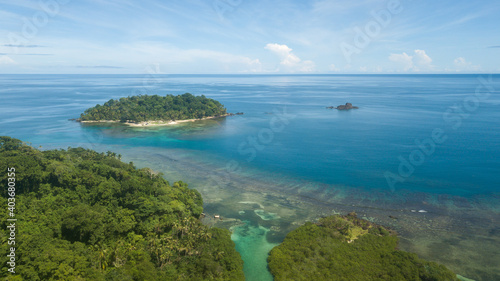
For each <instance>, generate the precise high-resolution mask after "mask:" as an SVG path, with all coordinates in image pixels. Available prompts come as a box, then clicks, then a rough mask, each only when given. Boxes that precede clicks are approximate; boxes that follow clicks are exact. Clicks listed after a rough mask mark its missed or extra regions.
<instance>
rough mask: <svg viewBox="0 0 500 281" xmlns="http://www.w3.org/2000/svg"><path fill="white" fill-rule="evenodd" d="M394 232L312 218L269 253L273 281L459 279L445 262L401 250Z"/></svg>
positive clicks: (354, 221) (343, 219)
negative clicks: (444, 264) (422, 257)
mask: <svg viewBox="0 0 500 281" xmlns="http://www.w3.org/2000/svg"><path fill="white" fill-rule="evenodd" d="M397 245H398V238H397V236H396V233H395V232H393V231H390V230H388V229H386V228H384V227H382V226H380V225H376V224H374V223H371V222H369V221H366V220H363V219H359V218H357V216H356V214H355V213H350V214H349V215H347V216H339V215H336V216H330V217H326V218H322V219H320V220H319V222H318V223H311V222H308V223H306V224H305V225H303V226H301V227H299V228H297V229H296V230H294V231H292V232H290V233H289V234H288V235H287V236H286V238H285V240H284V241H283V243H282V244H280V245H278V246H276V247H274V248H273V249H272V250H271V253H270V255H269V258H268V261H269V268H270V270H271V273H272V274H273V275H274V280H276V281H285V280H315V281H316V280H317V281H322V280H325V281H330V280H338V281H351V280H363V281H403V280H412V281H451V280H453V281H455V280H458V279H457V276H456V275H455V274H454V273H453V272H451V271H450V270H448V269H447V268H446V267H444V266H443V265H439V264H437V263H434V262H428V261H425V260H422V259H420V258H418V257H417V255H416V254H412V253H408V252H403V251H399V250H397Z"/></svg>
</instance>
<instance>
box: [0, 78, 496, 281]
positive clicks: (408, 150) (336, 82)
mask: <svg viewBox="0 0 500 281" xmlns="http://www.w3.org/2000/svg"><path fill="white" fill-rule="evenodd" d="M0 83H1V85H2V88H1V89H0V97H1V103H0V135H9V136H12V137H16V138H19V139H22V140H24V141H27V142H31V143H32V144H33V146H39V145H41V146H42V147H43V148H61V147H62V148H65V147H67V146H72V147H75V146H84V147H88V148H95V149H104V148H112V149H117V150H118V149H121V150H122V154H123V155H124V156H128V158H130V159H134V161H135V159H138V158H139V157H140V153H132V152H134V151H136V150H140V149H147V151H148V152H150V153H153V155H154V154H155V153H156V154H157V155H161V157H160V158H159V159H160V160H158V161H157V163H155V164H154V165H153V164H152V165H153V166H154V168H158V169H164V170H165V171H166V175H167V178H168V177H171V178H175V180H179V179H183V180H185V181H187V182H188V183H189V182H190V180H191V181H193V184H192V185H191V186H193V187H197V188H200V189H202V188H205V187H204V184H207V182H209V183H208V184H209V185H213V186H219V185H220V186H227V185H228V184H229V183H231V182H232V180H233V179H234V178H238V177H240V176H241V175H244V176H245V177H246V178H250V179H253V180H255V181H260V182H268V183H269V185H268V188H274V186H284V187H285V188H291V187H293V188H291V190H292V191H291V192H293V193H296V194H301V195H303V196H305V197H307V198H314V200H320V201H322V200H324V201H325V202H326V201H328V200H329V197H330V196H334V195H335V196H339V193H338V192H337V191H336V190H333V189H332V186H337V187H342V189H343V190H354V189H356V190H359V191H360V192H365V193H366V194H371V196H373V197H374V198H375V197H377V196H379V197H383V198H384V202H385V203H384V204H386V205H384V208H392V207H393V206H390V204H391V202H395V201H396V200H398V202H399V203H398V204H400V203H401V202H404V201H405V200H408V202H410V201H412V200H414V199H415V198H414V197H412V196H413V195H408V198H405V196H407V195H406V194H414V193H419V194H424V195H426V194H427V195H435V196H437V197H438V198H442V196H448V197H450V198H454V197H457V196H458V197H460V198H464V200H476V199H477V198H488V200H493V203H492V204H490V206H493V207H495V206H496V203H495V202H498V198H499V197H498V196H499V192H498V187H499V186H500V178H499V177H498V175H499V174H500V161H499V160H498V159H500V111H499V110H498V108H499V105H500V94H499V92H498V89H500V76H499V75H493V76H488V75H482V76H479V75H373V76H370V75H366V76H364V75H351V76H349V75H345V76H343V75H305V76H299V75H281V76H280V75H278V76H276V75H275V76H273V75H257V76H251V75H248V76H245V75H235V76H231V75H229V76H223V75H211V76H203V75H164V76H155V77H150V76H146V75H83V76H79V75H2V76H0ZM185 92H190V93H192V94H195V95H201V94H204V95H206V96H207V97H210V98H214V99H217V100H219V101H221V102H222V103H223V104H224V105H225V106H226V107H227V108H228V109H229V111H230V112H244V113H245V114H244V115H242V116H234V117H230V118H226V119H219V120H208V121H203V122H195V123H189V124H184V125H180V126H171V127H161V128H160V127H157V128H129V127H125V126H116V125H98V126H96V125H81V124H79V123H76V122H72V121H68V119H69V118H77V117H78V116H79V113H80V112H83V110H85V109H86V108H88V107H91V106H94V105H95V104H97V103H101V104H102V103H103V102H105V101H107V100H109V99H111V98H119V97H123V96H129V95H134V94H162V95H164V94H182V93H185ZM346 102H351V103H352V104H353V105H357V106H359V107H360V109H357V110H352V111H337V110H330V109H326V108H325V107H326V106H332V105H334V106H336V105H339V104H344V103H346ZM164 152H165V153H164ZM167 152H168V153H167ZM127 154H128V155H127ZM165 155H167V156H165ZM185 159H189V161H188V162H189V163H190V166H189V167H191V168H189V167H188V166H187V165H186V166H182V167H181V166H179V165H180V164H179V163H181V162H182V161H183V160H185ZM193 159H196V161H199V163H198V162H197V163H196V165H199V167H200V169H201V167H204V168H207V169H209V170H210V169H211V170H216V171H217V174H216V175H209V176H207V177H205V178H204V179H205V180H200V179H202V178H203V177H201V176H198V175H197V173H198V170H199V169H196V168H192V167H195V166H193V165H195V163H194V162H193ZM147 163H148V159H145V160H144V162H143V165H147ZM162 165H163V166H162ZM176 165H177V166H176ZM174 166H175V167H177V168H175V169H174V170H175V171H174V170H172V171H171V172H170V173H168V170H169V169H172V167H174ZM161 167H162V168H161ZM179 167H181V168H179ZM183 171H184V172H183ZM179 175H182V178H176V177H177V176H179ZM169 179H170V178H169ZM388 179H389V182H388ZM170 180H173V179H170ZM270 182H274V183H273V184H271V183H270ZM276 183H278V184H276ZM229 185H230V184H229ZM297 186H299V187H297ZM239 187H241V188H244V186H239ZM225 190H230V189H227V188H226V189H225ZM228 192H230V191H228ZM206 194H207V196H209V195H210V193H208V192H207V193H206ZM375 194H382V195H375ZM424 195H422V196H424ZM368 197H369V196H365V198H364V199H363V200H364V201H362V202H361V201H360V204H361V205H363V204H364V205H369V204H370V203H369V201H367V200H368V199H367V198H368ZM235 200H236V199H235ZM495 200H496V201H495ZM207 202H211V201H210V200H207ZM426 203H427V202H426ZM467 204H469V203H464V205H467ZM469 205H470V204H469ZM213 206H215V205H210V206H208V208H209V209H210V208H212V207H213ZM398 207H399V206H398ZM412 207H413V205H412V206H409V207H408V208H412ZM213 208H215V207H213ZM243 209H244V208H238V207H235V208H234V210H231V211H227V210H226V211H227V212H228V215H230V216H231V217H234V218H238V219H239V220H241V221H245V222H246V223H245V224H243V225H239V226H236V227H234V228H233V230H234V234H233V239H234V240H235V242H236V243H237V248H238V250H239V251H240V252H241V253H242V255H243V257H244V258H245V261H246V267H245V269H246V271H247V275H248V276H250V277H249V280H258V279H257V278H266V277H262V276H267V278H269V275H268V273H267V272H266V271H265V270H260V269H258V270H257V269H256V268H261V269H262V267H263V265H265V263H264V262H265V261H264V258H265V256H266V251H267V250H268V249H270V247H271V246H270V245H273V244H274V243H275V242H277V241H270V240H271V239H268V238H269V235H270V234H269V233H270V232H269V231H268V230H269V229H270V222H272V221H273V220H274V221H280V219H279V218H271V219H270V220H266V219H269V218H268V217H266V216H265V215H264V216H258V215H257V214H256V213H253V214H252V215H251V216H250V215H248V214H247V215H246V216H241V215H240V214H238V211H245V212H246V213H252V212H253V211H255V210H258V209H260V207H255V208H251V209H246V210H243ZM215 210H216V211H217V212H224V208H223V207H217V208H215ZM278 240H279V239H278ZM259 245H260V246H259ZM250 250H252V251H254V250H255V251H257V252H258V253H257V254H256V253H253V252H251V251H250ZM252 255H258V256H260V257H261V258H260V260H255V261H254V260H251V258H250V257H251V256H252ZM252 270H257V272H263V273H262V275H259V277H251V276H252V273H251V272H252Z"/></svg>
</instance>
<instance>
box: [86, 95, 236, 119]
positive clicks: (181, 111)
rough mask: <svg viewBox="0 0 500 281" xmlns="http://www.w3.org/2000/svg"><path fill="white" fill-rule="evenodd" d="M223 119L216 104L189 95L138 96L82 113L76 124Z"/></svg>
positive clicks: (113, 101) (203, 98)
mask: <svg viewBox="0 0 500 281" xmlns="http://www.w3.org/2000/svg"><path fill="white" fill-rule="evenodd" d="M225 115H227V110H226V108H225V107H224V106H223V105H222V104H221V103H220V102H218V101H216V100H214V99H210V98H207V97H205V96H204V95H201V96H194V95H192V94H189V93H185V94H183V95H177V96H174V95H166V96H159V95H152V96H150V95H140V96H131V97H127V98H120V99H117V100H114V99H111V100H109V101H107V102H106V103H104V104H103V105H99V104H98V105H96V106H94V107H91V108H89V109H87V110H85V112H84V113H82V114H81V116H80V118H79V119H78V121H120V122H135V123H138V122H146V121H171V120H172V121H175V120H187V119H202V118H208V117H219V116H225Z"/></svg>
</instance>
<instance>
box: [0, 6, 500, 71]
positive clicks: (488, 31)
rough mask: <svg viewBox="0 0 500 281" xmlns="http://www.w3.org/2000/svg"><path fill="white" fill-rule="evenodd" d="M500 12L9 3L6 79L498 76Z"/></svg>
mask: <svg viewBox="0 0 500 281" xmlns="http://www.w3.org/2000/svg"><path fill="white" fill-rule="evenodd" d="M499 27H500V1H498V0H482V1H470V0H467V1H462V0H440V1H435V0H420V1H417V0H413V1H412V0H311V1H308V0H302V1H298V0H289V1H285V0H274V1H267V0H266V1H265V0H204V1H202V0H198V1H197V0H171V1H168V0H163V1H161V0H142V1H138V0H137V1H135V0H16V1H11V0H0V73H2V74H17V73H19V74H24V73H27V74H29V73H33V74H35V73H36V74H38V73H47V74H52V73H68V74H69V73H74V74H144V73H149V74H285V73H294V74H307V73H310V74H351V73H352V74H362V73H380V74H386V73H401V74H404V73H409V74H412V73H500V28H499Z"/></svg>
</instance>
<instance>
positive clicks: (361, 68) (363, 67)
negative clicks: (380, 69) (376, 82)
mask: <svg viewBox="0 0 500 281" xmlns="http://www.w3.org/2000/svg"><path fill="white" fill-rule="evenodd" d="M359 71H361V72H367V71H368V67H366V66H360V67H359Z"/></svg>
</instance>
